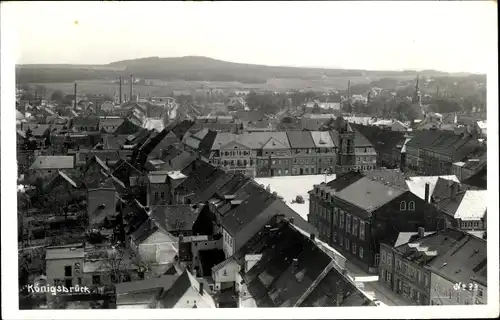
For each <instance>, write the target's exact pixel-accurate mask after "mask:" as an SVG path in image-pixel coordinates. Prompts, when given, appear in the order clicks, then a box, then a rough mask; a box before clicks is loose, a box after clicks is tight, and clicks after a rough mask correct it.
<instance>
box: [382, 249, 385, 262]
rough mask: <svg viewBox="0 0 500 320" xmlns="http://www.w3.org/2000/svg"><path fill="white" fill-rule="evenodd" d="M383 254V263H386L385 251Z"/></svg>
mask: <svg viewBox="0 0 500 320" xmlns="http://www.w3.org/2000/svg"><path fill="white" fill-rule="evenodd" d="M381 254H382V262H383V263H385V260H386V254H385V251H382V252H381Z"/></svg>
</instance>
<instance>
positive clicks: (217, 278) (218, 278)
mask: <svg viewBox="0 0 500 320" xmlns="http://www.w3.org/2000/svg"><path fill="white" fill-rule="evenodd" d="M239 272H240V266H239V265H238V263H237V262H236V260H233V261H231V262H230V263H228V264H226V265H225V266H224V267H222V269H220V270H218V271H217V272H215V273H214V274H212V278H213V279H214V282H215V288H216V289H217V290H218V289H219V288H220V285H221V283H223V282H236V281H237V280H238V279H237V278H238V274H239Z"/></svg>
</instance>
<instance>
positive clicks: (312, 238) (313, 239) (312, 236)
mask: <svg viewBox="0 0 500 320" xmlns="http://www.w3.org/2000/svg"><path fill="white" fill-rule="evenodd" d="M309 238H310V239H311V240H312V241H315V240H316V235H315V234H314V233H311V234H310V235H309Z"/></svg>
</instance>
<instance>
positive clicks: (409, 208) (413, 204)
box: [408, 201, 415, 211]
mask: <svg viewBox="0 0 500 320" xmlns="http://www.w3.org/2000/svg"><path fill="white" fill-rule="evenodd" d="M408 210H409V211H415V201H410V202H409V203H408Z"/></svg>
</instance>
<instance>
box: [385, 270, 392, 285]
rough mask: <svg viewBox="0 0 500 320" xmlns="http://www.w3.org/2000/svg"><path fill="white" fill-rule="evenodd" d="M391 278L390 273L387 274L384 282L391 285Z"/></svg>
mask: <svg viewBox="0 0 500 320" xmlns="http://www.w3.org/2000/svg"><path fill="white" fill-rule="evenodd" d="M391 278H392V273H390V272H387V278H386V281H387V282H388V283H391Z"/></svg>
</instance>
